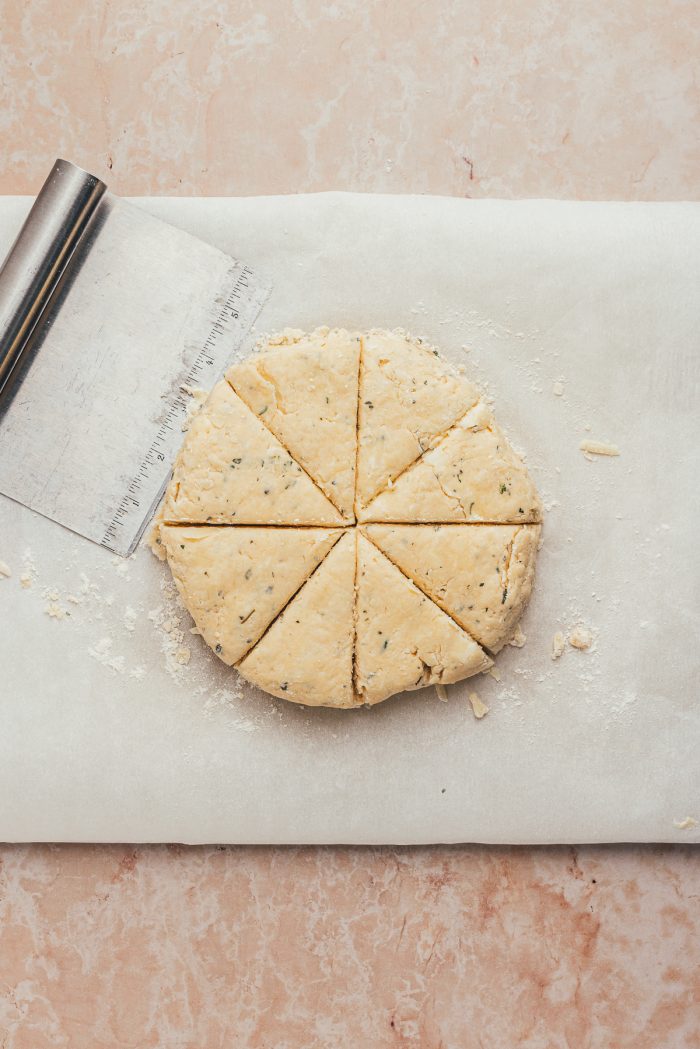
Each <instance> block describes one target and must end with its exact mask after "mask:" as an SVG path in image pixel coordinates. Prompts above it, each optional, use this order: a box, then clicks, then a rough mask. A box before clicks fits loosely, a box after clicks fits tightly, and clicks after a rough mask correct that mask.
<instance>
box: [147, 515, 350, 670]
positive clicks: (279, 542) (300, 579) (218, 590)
mask: <svg viewBox="0 0 700 1049" xmlns="http://www.w3.org/2000/svg"><path fill="white" fill-rule="evenodd" d="M341 535H342V532H339V531H338V530H337V529H333V528H226V527H223V528H222V527H209V526H207V525H196V526H193V527H187V526H183V525H161V529H160V537H161V544H162V546H164V547H165V551H166V554H167V557H168V564H169V565H170V570H171V572H172V574H173V578H174V580H175V582H176V584H177V588H178V591H179V593H180V597H181V598H182V600H183V603H184V605H185V607H186V608H187V611H188V612H189V613H190V615H191V616H192V618H193V619H194V621H195V623H196V625H197V628H198V630H199V632H200V634H201V635H202V637H203V638H204V640H205V641H206V643H207V644H208V645H209V646H210V647H211V648H213V649H214V651H215V652H216V654H217V655H218V656H219V658H220V659H222V660H223V661H224V663H228V665H229V666H231V665H232V664H233V663H236V662H238V660H239V659H241V658H242V657H243V656H244V655H245V653H246V652H248V651H249V649H251V648H252V647H253V645H254V644H255V643H256V641H258V640H259V639H260V637H262V635H263V633H264V632H265V630H266V629H267V627H268V626H269V625H270V623H271V622H272V620H273V619H274V618H275V616H277V615H279V613H280V612H281V610H282V609H283V608H284V606H285V605H286V604H287V602H288V601H290V600H291V598H292V597H293V596H294V594H295V593H296V592H297V591H298V590H299V589H300V587H302V586H303V585H304V583H305V582H306V580H307V579H308V578H309V576H310V575H311V574H312V572H313V571H314V569H315V568H317V566H318V565H319V564H320V563H321V561H322V560H323V558H324V557H325V556H326V554H327V553H328V551H329V550H330V549H331V548H332V547H333V545H334V544H335V543H336V542H337V541H338V539H339V537H340V536H341Z"/></svg>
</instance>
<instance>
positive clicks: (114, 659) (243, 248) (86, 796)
mask: <svg viewBox="0 0 700 1049" xmlns="http://www.w3.org/2000/svg"><path fill="white" fill-rule="evenodd" d="M138 203H141V204H142V205H143V206H144V207H146V208H147V209H148V210H149V211H151V212H152V213H153V214H155V215H158V216H160V217H162V218H164V219H166V220H168V221H171V222H174V223H176V224H177V225H180V226H182V227H183V228H184V229H187V230H190V231H191V232H192V233H195V234H197V235H199V236H201V237H204V238H206V239H208V240H210V241H211V242H212V243H213V244H215V245H217V246H219V247H221V248H223V249H224V250H225V251H229V252H231V253H233V254H236V255H240V256H241V257H243V258H246V259H249V260H250V261H251V263H252V264H254V265H255V266H256V267H257V268H259V269H260V271H261V272H266V273H267V274H269V275H270V277H271V278H272V279H273V281H274V284H275V293H274V295H273V298H272V300H271V302H270V304H269V305H268V307H267V308H266V310H265V312H264V314H263V316H262V319H261V323H260V325H259V327H260V328H261V329H263V330H270V331H271V330H275V329H278V328H280V327H284V326H293V327H300V328H311V327H314V326H315V325H317V324H322V323H329V324H337V325H346V326H349V327H357V328H368V327H371V326H381V327H389V328H391V327H395V326H400V327H404V328H407V329H410V330H411V331H413V332H415V333H416V334H419V335H422V336H424V337H426V338H428V339H432V340H433V341H434V342H435V343H436V344H438V345H439V346H440V347H442V349H443V350H444V351H445V353H446V355H447V356H449V357H450V359H452V360H453V361H454V362H455V363H456V364H457V365H463V366H464V367H465V368H466V369H467V371H468V374H469V375H470V376H471V377H473V378H475V379H476V380H478V381H479V382H481V383H482V384H483V385H484V386H485V388H486V390H487V391H488V392H489V393H490V394H492V395H493V397H494V398H495V406H496V412H497V417H498V419H499V421H500V422H501V423H502V424H503V425H504V426H505V428H506V429H507V431H508V432H509V434H510V436H511V438H512V440H513V441H514V443H515V444H516V446H519V447H521V448H522V449H524V450H526V452H527V457H528V463H529V465H530V468H531V469H532V471H533V473H534V476H535V477H536V480H537V482H538V484H539V487H540V490H541V492H542V494H543V497H544V500H545V503H546V504H547V505H548V507H549V512H548V514H547V518H546V525H545V544H544V547H543V549H542V552H541V555H540V561H539V568H538V574H537V581H536V592H535V595H534V598H533V601H532V604H531V606H530V609H529V610H528V612H527V615H526V618H525V620H524V622H523V629H524V632H525V634H526V635H527V643H526V645H525V647H523V648H522V649H516V648H508V649H506V651H505V652H504V653H503V654H502V655H501V656H499V658H498V660H497V668H498V670H499V671H500V673H501V681H500V682H497V681H495V680H493V679H492V678H490V677H481V678H479V679H476V680H474V679H472V680H471V681H468V682H465V683H463V684H461V685H458V686H453V687H451V688H450V689H449V701H448V702H447V703H442V702H440V701H439V700H438V698H437V696H436V694H435V691H434V690H424V691H422V692H417V693H411V694H407V695H404V696H402V697H398V698H396V699H393V700H390V701H388V702H387V703H385V704H382V705H380V706H379V707H377V708H374V709H371V710H365V709H361V710H358V711H352V712H342V711H340V712H339V711H307V710H305V709H303V708H297V707H294V706H292V705H290V704H286V703H284V702H283V701H281V700H280V701H278V700H273V699H271V698H269V697H267V696H265V695H264V694H263V693H260V692H258V691H256V690H254V689H252V688H250V687H248V686H245V687H243V688H241V687H240V684H239V682H238V679H237V676H236V674H235V672H234V671H227V670H226V669H225V668H223V667H222V666H221V665H220V664H219V663H218V662H217V661H216V660H215V659H214V658H213V657H212V656H211V654H210V653H209V651H208V650H207V649H206V648H205V647H204V646H203V644H202V643H201V641H200V639H199V638H197V637H194V636H191V635H189V633H188V632H187V631H188V628H189V625H190V622H189V620H188V617H187V616H186V614H184V613H183V612H182V611H181V610H179V609H178V608H177V606H176V604H175V602H174V599H173V597H172V594H171V593H170V592H169V591H168V589H167V581H168V573H167V569H166V568H165V566H163V565H160V564H159V563H157V562H156V561H155V559H154V558H153V557H152V555H151V554H150V553H149V552H148V551H147V550H145V549H141V550H140V551H138V552H137V554H136V555H135V557H134V558H133V559H132V560H130V561H129V562H127V563H126V564H124V563H123V562H121V561H118V560H117V561H116V563H115V562H114V561H113V559H112V557H111V555H109V554H108V553H106V552H105V551H103V550H101V549H99V548H97V547H95V546H93V545H92V544H90V543H87V542H84V541H81V540H80V539H78V538H77V537H76V536H74V535H72V534H70V533H69V532H67V531H64V530H63V529H61V528H60V527H59V526H57V525H54V524H52V523H51V522H49V521H47V520H44V519H42V518H40V517H38V516H35V515H33V514H32V513H30V512H29V511H28V510H26V509H25V508H23V507H21V506H19V505H18V504H15V503H12V502H11V501H9V500H6V499H3V500H0V560H2V561H5V562H7V564H8V565H9V566H10V568H11V569H12V573H13V574H12V576H11V577H10V578H9V579H0V625H1V629H0V838H1V839H4V840H10V841H12V840H65V841H171V840H175V841H184V842H358V843H359V842H369V843H380V842H392V843H403V842H407V843H411V842H416V843H419V842H438V841H439V842H453V841H481V842H597V841H685V842H687V841H698V840H700V826H696V827H692V826H691V827H690V828H689V829H681V828H679V827H677V826H676V824H677V823H683V821H684V820H686V818H687V817H694V818H695V819H697V820H698V821H700V761H699V760H698V746H699V744H700V703H699V700H698V663H699V656H698V636H699V629H698V628H699V627H700V615H699V613H698V595H699V590H700V588H699V586H698V583H699V582H700V571H699V565H698V556H697V540H696V537H695V533H696V529H697V525H696V521H697V520H698V518H700V497H699V495H698V490H699V487H700V470H699V465H700V464H699V462H698V458H699V456H698V425H697V419H698V408H699V403H698V402H699V401H700V396H699V379H700V374H699V373H700V366H699V363H698V361H699V359H700V358H699V356H698V349H699V347H698V332H699V331H700V302H699V300H698V278H699V276H700V273H699V270H700V206H699V205H693V204H582V203H578V204H575V203H566V202H538V201H529V202H520V203H518V202H507V203H506V202H497V201H493V202H487V201H484V202H482V201H479V202H476V201H462V200H447V199H439V198H425V197H369V196H355V195H339V194H329V195H321V196H308V197H286V198H265V199H245V200H216V199H208V200H182V199H180V200H176V199H149V200H142V201H139V202H138ZM28 207H29V201H28V200H27V199H19V198H4V199H0V254H2V253H4V251H5V250H6V248H7V246H9V243H10V241H11V239H12V237H13V236H14V233H15V232H16V230H17V228H18V227H19V225H20V223H21V221H22V218H23V216H24V214H25V213H26V211H27V209H28ZM464 346H467V347H469V351H468V352H467V351H466V350H465V349H464V348H463V347H464ZM555 383H561V384H562V385H561V386H557V387H556V389H557V390H561V389H563V394H561V395H558V394H557V393H555V392H554V389H555V387H554V384H555ZM57 410H60V406H57ZM40 424H41V420H37V425H40ZM66 425H68V426H74V425H77V423H76V421H75V420H66ZM585 438H591V439H599V440H608V441H612V442H614V443H615V444H617V445H618V446H619V447H620V450H621V455H620V456H619V457H618V458H612V459H596V460H595V461H592V462H591V461H588V460H587V459H586V458H585V457H584V455H583V454H582V452H581V451H580V450H579V444H580V442H581V440H582V439H585ZM18 454H21V450H18ZM27 551H28V553H27ZM22 575H24V576H25V583H27V582H30V583H31V585H30V586H27V587H24V586H22V585H21V584H20V576H22ZM164 586H165V587H166V589H165V590H164V589H163V587H164ZM64 611H65V612H69V613H70V615H69V616H68V615H66V616H65V618H56V617H55V616H60V615H61V614H62V612H64ZM50 612H53V613H54V616H52V615H50V614H49V613H50ZM579 622H581V623H584V624H586V625H587V626H589V627H590V628H592V630H593V632H594V636H595V643H594V647H593V649H592V650H591V651H589V652H577V651H574V650H573V649H571V648H570V647H567V650H566V652H565V653H564V655H563V657H562V658H561V659H559V660H557V661H556V662H555V661H553V660H552V659H551V656H550V648H551V642H552V637H553V635H554V633H555V632H556V631H557V630H564V631H566V630H567V629H569V628H572V627H573V626H575V625H576V624H577V623H579ZM184 648H189V649H190V652H191V656H190V662H189V664H187V665H181V664H179V663H177V661H176V656H175V653H176V652H177V651H178V650H182V649H184ZM179 658H186V655H182V654H181V655H180V657H179ZM474 688H476V689H477V690H478V692H479V694H480V695H481V697H482V699H483V700H484V701H485V702H487V703H488V705H489V707H490V708H491V709H490V713H489V714H488V716H487V717H486V718H484V719H483V721H480V722H477V721H476V720H475V719H474V717H473V715H472V713H471V709H470V707H469V704H468V701H467V694H468V692H469V691H470V690H472V689H474Z"/></svg>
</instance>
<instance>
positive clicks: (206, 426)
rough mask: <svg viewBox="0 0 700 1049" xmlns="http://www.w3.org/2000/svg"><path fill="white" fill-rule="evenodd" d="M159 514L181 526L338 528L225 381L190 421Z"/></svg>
mask: <svg viewBox="0 0 700 1049" xmlns="http://www.w3.org/2000/svg"><path fill="white" fill-rule="evenodd" d="M163 519H164V520H165V521H166V522H167V523H178V522H182V523H186V524H199V523H202V524H239V525H241V524H242V525H245V524H286V525H342V524H343V523H344V522H343V518H342V517H341V515H340V513H339V511H338V510H337V509H336V507H335V506H333V504H332V503H331V502H330V500H329V499H327V498H326V496H325V495H324V494H323V492H322V491H321V490H320V489H319V488H318V487H317V486H316V485H315V484H314V482H313V481H312V480H311V479H310V478H309V477H308V476H307V474H305V473H304V471H303V470H302V468H301V467H300V466H299V464H298V463H297V462H295V460H294V459H293V458H292V456H291V455H290V454H289V452H288V451H287V450H286V449H285V448H284V447H283V446H282V445H281V444H280V442H279V441H278V440H277V438H276V437H275V436H274V434H272V433H270V431H269V430H268V429H267V427H265V426H263V424H262V423H261V422H260V420H259V419H257V418H256V417H255V415H254V414H253V413H252V412H251V410H250V408H249V407H248V406H247V405H246V404H244V403H243V401H242V400H241V399H240V397H238V396H237V395H236V394H235V393H234V391H233V390H232V388H231V387H230V386H229V384H228V383H227V382H225V381H222V382H220V383H218V384H217V385H216V386H215V387H214V389H213V390H212V392H211V395H210V397H209V400H208V401H207V403H206V404H205V405H204V407H203V408H202V409H201V411H200V412H198V414H197V415H196V416H195V417H194V419H193V420H192V425H191V427H190V429H189V432H188V434H187V437H186V438H185V442H184V444H183V446H182V448H181V449H180V453H179V455H178V457H177V460H176V462H175V467H174V469H173V476H172V479H171V481H170V485H169V487H168V490H167V492H166V496H165V502H164V505H163Z"/></svg>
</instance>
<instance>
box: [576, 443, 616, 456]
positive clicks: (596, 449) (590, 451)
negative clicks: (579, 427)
mask: <svg viewBox="0 0 700 1049" xmlns="http://www.w3.org/2000/svg"><path fill="white" fill-rule="evenodd" d="M579 448H580V449H581V451H582V452H585V453H586V454H587V455H619V454H620V449H619V448H618V447H617V445H616V444H609V443H608V442H607V441H581V443H580V445H579Z"/></svg>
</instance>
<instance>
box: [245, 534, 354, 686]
mask: <svg viewBox="0 0 700 1049" xmlns="http://www.w3.org/2000/svg"><path fill="white" fill-rule="evenodd" d="M354 587H355V542H354V537H353V536H352V535H349V534H347V533H346V534H345V535H343V536H342V537H341V539H340V540H339V541H338V542H337V543H336V545H335V546H334V547H333V549H332V550H331V552H330V553H329V554H328V556H327V557H326V559H325V561H323V562H322V563H321V564H320V565H319V567H318V568H317V569H316V571H315V572H314V574H313V575H312V576H311V578H310V579H308V580H307V582H306V583H305V584H304V586H303V587H302V588H301V590H300V591H299V593H298V594H297V595H296V597H295V598H294V600H293V601H291V602H290V603H289V604H288V605H287V607H286V608H285V610H284V612H283V613H282V614H281V616H280V617H279V618H278V619H276V620H275V622H274V623H273V624H272V626H271V627H270V629H269V630H268V631H267V633H266V634H265V635H264V636H263V638H262V640H261V641H259V642H258V644H257V645H256V646H255V648H254V649H253V650H252V651H251V652H249V653H248V655H247V656H246V657H245V658H244V659H243V660H241V662H240V663H239V664H238V669H239V670H240V672H241V674H242V675H243V677H245V678H247V680H248V681H251V682H252V683H253V684H254V685H259V686H260V688H264V689H265V691H266V692H271V693H272V694H273V695H274V696H279V697H280V698H281V699H289V700H291V701H292V702H294V703H304V704H306V705H307V706H311V707H320V706H323V707H352V706H355V705H356V700H355V695H354V692H353V681H352V653H353V640H354V637H353V634H354V624H353V606H354Z"/></svg>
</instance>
